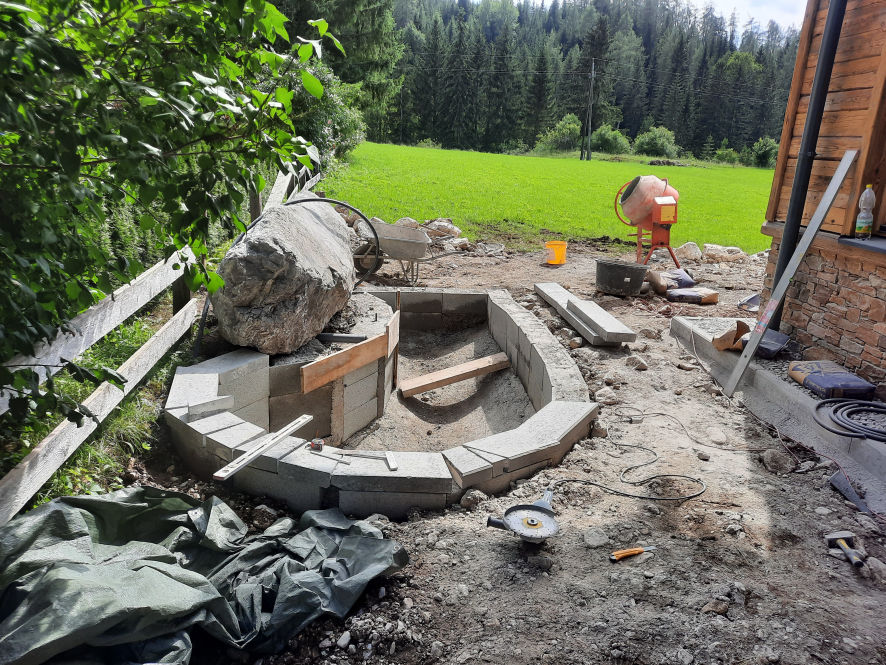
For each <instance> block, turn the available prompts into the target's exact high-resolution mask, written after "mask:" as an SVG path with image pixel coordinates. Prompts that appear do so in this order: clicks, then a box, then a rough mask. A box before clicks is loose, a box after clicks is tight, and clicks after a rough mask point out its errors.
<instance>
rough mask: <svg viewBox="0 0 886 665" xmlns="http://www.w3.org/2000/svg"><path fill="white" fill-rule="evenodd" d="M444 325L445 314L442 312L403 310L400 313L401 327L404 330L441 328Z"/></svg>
mask: <svg viewBox="0 0 886 665" xmlns="http://www.w3.org/2000/svg"><path fill="white" fill-rule="evenodd" d="M442 327H443V314H441V313H440V312H403V313H401V314H400V328H401V329H403V330H439V329H440V328H442Z"/></svg>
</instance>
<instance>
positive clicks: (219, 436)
mask: <svg viewBox="0 0 886 665" xmlns="http://www.w3.org/2000/svg"><path fill="white" fill-rule="evenodd" d="M265 434H267V432H266V431H265V430H264V429H262V428H261V427H259V426H258V425H253V424H252V423H246V422H242V421H241V422H240V424H239V425H234V426H232V427H227V428H225V429H222V430H218V431H216V432H212V433H211V434H207V435H206V448H207V450H208V451H209V452H211V453H213V454H214V455H217V456H218V457H220V458H221V459H223V460H225V461H228V462H230V461H231V460H232V459H234V455H235V451H236V450H237V449H238V448H240V446H242V445H243V444H244V443H247V442H249V441H252V440H254V439H257V438H259V437H261V436H264V435H265ZM240 454H242V452H241V453H240ZM238 456H239V455H238ZM222 466H223V465H222Z"/></svg>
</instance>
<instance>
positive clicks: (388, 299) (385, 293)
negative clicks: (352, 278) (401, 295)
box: [354, 286, 399, 309]
mask: <svg viewBox="0 0 886 665" xmlns="http://www.w3.org/2000/svg"><path fill="white" fill-rule="evenodd" d="M397 291H399V289H398V288H396V287H385V286H373V287H369V288H365V289H363V288H358V289H354V293H368V294H370V295H373V296H375V297H376V298H379V299H381V300H383V301H384V302H385V303H386V304H387V305H388V307H390V308H391V309H396V307H397Z"/></svg>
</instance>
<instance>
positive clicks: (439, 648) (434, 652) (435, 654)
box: [431, 641, 443, 660]
mask: <svg viewBox="0 0 886 665" xmlns="http://www.w3.org/2000/svg"><path fill="white" fill-rule="evenodd" d="M442 655H443V642H439V641H437V642H431V658H433V659H434V660H437V659H438V658H439V657H440V656H442Z"/></svg>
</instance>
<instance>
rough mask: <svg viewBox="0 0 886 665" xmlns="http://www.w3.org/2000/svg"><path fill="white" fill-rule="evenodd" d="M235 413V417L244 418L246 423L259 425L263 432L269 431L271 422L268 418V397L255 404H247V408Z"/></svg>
mask: <svg viewBox="0 0 886 665" xmlns="http://www.w3.org/2000/svg"><path fill="white" fill-rule="evenodd" d="M233 413H234V415H235V416H237V417H239V418H242V419H243V420H245V421H246V422H248V423H252V424H253V425H258V426H259V427H261V428H262V429H263V430H265V431H268V427H269V424H270V421H269V418H268V398H267V397H265V398H263V399H260V400H258V401H256V402H253V403H252V404H247V405H246V406H244V407H242V408H240V409H237V410H236V411H234V412H233Z"/></svg>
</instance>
